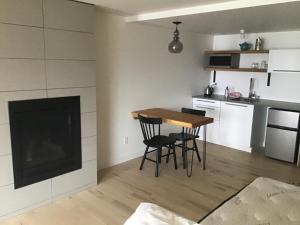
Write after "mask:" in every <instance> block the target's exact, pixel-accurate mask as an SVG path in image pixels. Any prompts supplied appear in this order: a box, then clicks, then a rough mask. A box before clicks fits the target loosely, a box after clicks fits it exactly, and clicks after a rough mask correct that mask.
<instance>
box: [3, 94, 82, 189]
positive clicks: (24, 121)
mask: <svg viewBox="0 0 300 225" xmlns="http://www.w3.org/2000/svg"><path fill="white" fill-rule="evenodd" d="M9 119H10V132H11V144H12V158H13V172H14V185H15V189H17V188H21V187H24V186H27V185H30V184H33V183H36V182H39V181H43V180H46V179H49V178H52V177H55V176H59V175H62V174H64V173H67V172H71V171H74V170H77V169H81V167H82V162H81V125H80V124H81V122H80V121H81V120H80V97H79V96H75V97H63V98H48V99H37V100H25V101H13V102H9Z"/></svg>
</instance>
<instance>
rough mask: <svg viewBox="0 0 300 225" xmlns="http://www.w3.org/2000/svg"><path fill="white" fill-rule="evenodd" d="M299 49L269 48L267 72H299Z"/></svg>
mask: <svg viewBox="0 0 300 225" xmlns="http://www.w3.org/2000/svg"><path fill="white" fill-rule="evenodd" d="M299 60H300V49H277V50H270V54H269V69H268V71H269V72H289V71H290V72H300V64H299Z"/></svg>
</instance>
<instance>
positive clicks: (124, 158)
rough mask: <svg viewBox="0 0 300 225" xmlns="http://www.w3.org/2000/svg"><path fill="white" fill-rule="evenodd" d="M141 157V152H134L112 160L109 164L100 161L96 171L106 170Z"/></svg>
mask: <svg viewBox="0 0 300 225" xmlns="http://www.w3.org/2000/svg"><path fill="white" fill-rule="evenodd" d="M142 155H143V152H141V151H139V152H135V153H132V154H128V155H123V156H121V157H118V158H115V159H112V160H111V161H110V162H101V161H100V165H98V170H102V169H106V168H109V167H112V166H115V165H118V164H121V163H124V162H127V161H129V160H132V159H136V158H139V157H141V156H142Z"/></svg>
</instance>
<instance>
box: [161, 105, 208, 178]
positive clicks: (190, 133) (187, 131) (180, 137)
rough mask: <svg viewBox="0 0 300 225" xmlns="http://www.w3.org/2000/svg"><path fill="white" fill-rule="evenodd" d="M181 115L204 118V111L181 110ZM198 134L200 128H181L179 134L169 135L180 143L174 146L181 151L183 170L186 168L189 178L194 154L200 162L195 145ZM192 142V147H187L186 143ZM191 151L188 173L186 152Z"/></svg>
mask: <svg viewBox="0 0 300 225" xmlns="http://www.w3.org/2000/svg"><path fill="white" fill-rule="evenodd" d="M181 112H182V113H188V114H192V115H197V116H205V114H206V111H204V110H195V109H188V108H182V109H181ZM199 132H200V127H196V128H187V127H182V131H181V132H180V133H171V134H170V137H172V138H176V140H177V141H180V142H181V143H180V144H177V145H175V146H177V147H180V148H181V149H182V157H183V168H184V169H185V168H187V175H188V176H189V177H190V176H191V175H192V170H193V158H194V152H195V153H196V155H197V158H198V161H199V162H201V157H200V153H199V149H198V146H197V143H196V139H197V138H199ZM189 141H192V142H193V145H192V147H188V142H189ZM190 150H192V151H193V152H192V162H191V168H190V171H189V170H188V165H187V164H188V159H187V153H188V151H190ZM168 161H169V156H167V163H168Z"/></svg>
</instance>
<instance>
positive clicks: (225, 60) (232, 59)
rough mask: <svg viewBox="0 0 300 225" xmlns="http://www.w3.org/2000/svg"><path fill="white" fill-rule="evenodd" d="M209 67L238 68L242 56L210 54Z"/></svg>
mask: <svg viewBox="0 0 300 225" xmlns="http://www.w3.org/2000/svg"><path fill="white" fill-rule="evenodd" d="M208 57H209V58H208V67H220V68H238V67H239V63H240V54H210V55H209V56H208Z"/></svg>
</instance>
